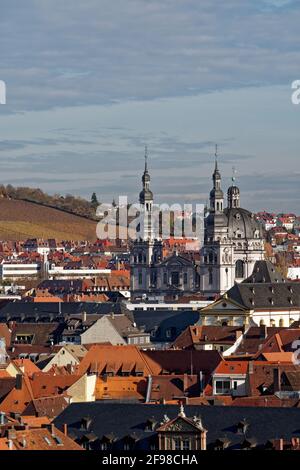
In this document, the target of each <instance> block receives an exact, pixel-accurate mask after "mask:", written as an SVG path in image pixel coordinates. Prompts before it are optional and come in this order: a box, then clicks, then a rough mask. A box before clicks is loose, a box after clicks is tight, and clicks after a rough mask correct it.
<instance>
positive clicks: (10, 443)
mask: <svg viewBox="0 0 300 470" xmlns="http://www.w3.org/2000/svg"><path fill="white" fill-rule="evenodd" d="M12 448H13V441H12V440H11V439H8V449H9V450H12Z"/></svg>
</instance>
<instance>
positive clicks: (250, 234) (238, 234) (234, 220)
mask: <svg viewBox="0 0 300 470" xmlns="http://www.w3.org/2000/svg"><path fill="white" fill-rule="evenodd" d="M224 213H225V214H226V216H227V227H228V237H229V238H262V228H261V225H260V224H259V222H258V221H257V220H256V219H255V216H254V214H253V213H251V212H249V211H247V210H246V209H242V208H240V207H238V208H234V207H231V208H227V209H225V210H224Z"/></svg>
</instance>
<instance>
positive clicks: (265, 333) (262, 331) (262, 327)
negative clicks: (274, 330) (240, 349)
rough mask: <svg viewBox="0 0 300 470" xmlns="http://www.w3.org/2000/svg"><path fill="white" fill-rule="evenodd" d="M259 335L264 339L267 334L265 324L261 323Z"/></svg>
mask: <svg viewBox="0 0 300 470" xmlns="http://www.w3.org/2000/svg"><path fill="white" fill-rule="evenodd" d="M260 335H261V338H264V339H266V337H267V336H268V327H267V325H262V326H261V327H260Z"/></svg>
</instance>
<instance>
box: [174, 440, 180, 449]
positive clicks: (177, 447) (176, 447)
mask: <svg viewBox="0 0 300 470" xmlns="http://www.w3.org/2000/svg"><path fill="white" fill-rule="evenodd" d="M173 443H174V450H181V440H180V439H179V438H178V437H176V438H175V439H173Z"/></svg>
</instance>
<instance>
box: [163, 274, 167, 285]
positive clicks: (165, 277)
mask: <svg viewBox="0 0 300 470" xmlns="http://www.w3.org/2000/svg"><path fill="white" fill-rule="evenodd" d="M167 283H168V276H167V273H164V284H167Z"/></svg>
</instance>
